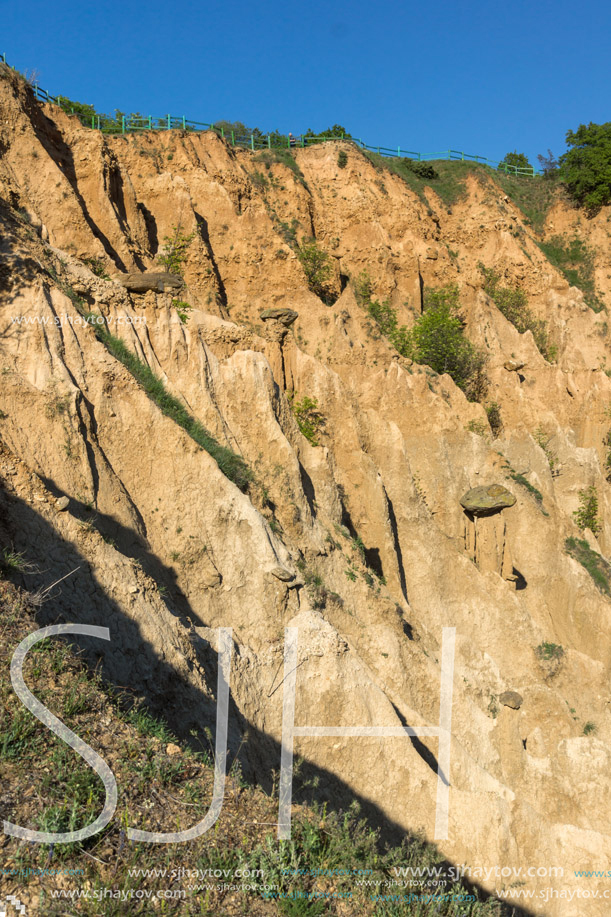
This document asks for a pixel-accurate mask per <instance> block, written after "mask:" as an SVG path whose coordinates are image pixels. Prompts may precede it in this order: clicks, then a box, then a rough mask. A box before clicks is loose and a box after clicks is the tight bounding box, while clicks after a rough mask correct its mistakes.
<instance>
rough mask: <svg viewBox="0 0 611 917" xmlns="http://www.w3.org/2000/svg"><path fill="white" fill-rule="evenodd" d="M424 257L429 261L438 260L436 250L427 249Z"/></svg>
mask: <svg viewBox="0 0 611 917" xmlns="http://www.w3.org/2000/svg"><path fill="white" fill-rule="evenodd" d="M426 257H427V259H428V260H429V261H437V259H438V258H439V254H438V252H437V250H436V249H434V248H427V250H426Z"/></svg>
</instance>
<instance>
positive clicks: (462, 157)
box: [460, 150, 465, 162]
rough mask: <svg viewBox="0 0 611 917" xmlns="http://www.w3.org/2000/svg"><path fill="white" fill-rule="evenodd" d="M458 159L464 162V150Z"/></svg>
mask: <svg viewBox="0 0 611 917" xmlns="http://www.w3.org/2000/svg"><path fill="white" fill-rule="evenodd" d="M460 158H461V159H462V161H463V162H464V161H465V151H464V150H463V151H462V153H461V154H460Z"/></svg>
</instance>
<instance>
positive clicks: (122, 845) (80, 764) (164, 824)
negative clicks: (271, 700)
mask: <svg viewBox="0 0 611 917" xmlns="http://www.w3.org/2000/svg"><path fill="white" fill-rule="evenodd" d="M313 576H314V577H316V574H313ZM316 583H317V580H316V581H315V582H313V586H314V587H315V588H320V587H319V586H317V585H316ZM0 619H1V620H2V621H3V624H4V629H3V640H2V644H1V645H0V749H4V754H3V756H2V776H3V796H4V802H5V809H4V813H3V814H4V816H5V817H6V818H7V819H9V820H11V821H12V822H14V823H15V824H18V825H23V826H24V827H31V828H36V829H38V830H42V829H46V830H51V831H66V830H71V829H74V828H78V827H81V826H83V825H85V824H89V823H91V822H92V821H93V820H94V819H95V818H96V817H97V815H98V813H99V811H100V809H101V807H102V803H103V800H104V790H103V786H102V783H101V781H100V780H99V779H98V777H97V775H96V774H95V773H94V772H93V771H92V770H91V769H90V768H89V767H88V766H87V765H86V764H85V762H84V761H83V760H82V759H81V758H79V757H78V756H77V755H76V754H75V753H74V752H73V751H72V749H70V748H68V747H67V746H66V745H65V743H63V742H61V741H60V740H58V739H56V737H55V736H53V735H52V734H51V733H50V732H49V730H48V729H46V727H45V726H43V724H42V723H40V722H39V721H38V720H37V719H35V718H34V717H33V716H32V715H31V714H30V713H29V711H27V710H26V709H25V708H24V707H23V706H22V705H21V703H20V701H19V700H18V698H17V697H16V695H15V694H14V692H13V691H12V687H11V683H10V676H9V667H10V659H11V655H12V653H13V651H14V648H15V647H16V646H17V645H18V643H20V642H21V640H23V639H24V637H25V636H26V635H27V634H28V633H30V632H31V631H32V630H35V629H36V627H37V624H36V622H35V620H34V619H33V617H32V616H31V614H30V612H29V611H28V602H27V594H26V593H23V592H22V591H20V590H18V589H16V588H15V587H14V586H12V585H11V584H10V583H7V582H6V581H3V580H0ZM24 675H25V679H26V683H27V684H28V685H29V686H30V688H31V690H32V691H33V693H34V694H35V695H36V696H37V697H39V698H40V699H41V700H42V701H43V703H45V704H46V706H48V707H49V708H50V709H51V710H52V711H53V712H54V713H56V715H58V716H59V717H60V718H62V719H63V720H64V721H65V722H66V725H67V726H68V727H69V728H70V729H72V730H73V731H74V732H76V733H77V735H80V736H82V737H83V739H84V740H85V741H86V742H87V743H88V744H90V745H91V746H92V747H93V748H94V749H95V750H96V751H98V753H99V754H101V755H102V757H103V758H104V760H105V761H106V762H107V763H108V765H109V766H110V767H111V769H112V771H113V773H114V774H115V776H116V779H117V785H118V792H119V800H118V807H117V811H116V813H115V816H114V817H113V819H112V821H111V822H110V823H109V825H108V826H107V827H106V828H105V829H104V830H103V832H101V833H100V834H98V835H96V836H95V837H92V838H89V839H88V840H86V841H84V842H83V843H82V844H57V845H55V846H54V847H53V848H50V847H49V846H48V845H42V844H24V843H23V842H22V841H21V840H20V839H19V838H14V837H8V836H7V837H6V838H5V845H4V851H3V852H4V857H5V863H7V864H10V866H11V867H15V869H16V870H21V873H20V876H19V880H18V881H19V897H20V899H21V901H23V902H24V903H25V904H26V910H27V913H28V914H29V913H30V911H31V910H32V913H33V912H34V911H35V912H36V913H40V914H45V917H60V915H64V914H66V913H67V912H68V910H69V911H70V913H73V909H71V908H70V907H68V908H67V906H66V900H67V899H66V898H61V897H59V898H54V897H52V895H53V893H54V892H56V891H57V890H60V889H62V890H79V889H82V888H83V887H85V888H87V889H90V890H91V891H92V892H94V891H98V892H99V891H102V890H103V889H105V888H109V887H112V889H113V890H115V891H116V890H117V889H120V890H121V891H123V892H125V899H124V900H121V901H120V902H119V901H113V900H112V899H111V900H110V901H109V900H108V898H107V897H105V896H104V894H103V891H102V893H101V894H99V895H98V896H94V895H93V894H92V895H91V896H90V897H89V898H88V899H80V903H81V904H84V905H85V907H84V909H83V910H82V911H81V910H79V913H81V912H82V913H83V914H86V915H87V917H115V915H117V917H118V915H119V914H121V915H122V917H123V915H126V917H132V915H133V917H142V915H144V914H146V915H148V914H151V913H153V909H152V908H151V906H150V901H149V900H148V897H149V896H150V898H151V899H154V897H155V895H156V893H157V892H158V891H160V890H166V889H168V888H170V887H171V888H172V889H175V890H180V889H183V890H184V896H182V897H174V898H165V897H164V896H162V898H161V899H160V900H161V901H162V905H163V906H162V907H161V908H160V909H155V912H157V910H159V913H161V914H163V915H168V917H169V915H172V917H173V915H177V917H178V915H183V914H184V915H196V914H201V915H212V914H229V913H232V914H233V913H235V914H239V913H241V914H246V913H253V914H257V915H258V917H288V915H303V917H305V915H312V914H316V913H321V910H320V908H318V905H319V904H320V903H321V902H323V903H324V908H323V910H322V913H324V914H325V915H330V917H341V915H345V914H346V913H347V911H346V904H347V903H348V905H349V913H350V914H357V913H358V914H359V915H363V917H398V915H399V914H404V913H407V911H406V910H405V907H404V906H403V905H402V904H399V905H398V906H397V903H396V902H387V901H379V902H377V901H374V900H373V897H372V896H373V895H376V894H379V895H384V894H385V893H386V892H387V891H388V885H389V884H392V882H396V872H395V870H396V868H397V867H406V866H407V867H413V868H414V869H418V868H419V869H421V870H423V869H425V868H436V869H438V870H439V873H438V874H439V875H442V874H445V876H446V877H447V878H448V882H447V885H444V886H442V888H443V892H444V895H443V896H440V897H438V898H431V900H430V901H428V900H427V901H424V900H423V901H422V902H421V904H420V905H419V907H418V914H419V915H420V917H456V915H457V914H458V912H459V911H458V910H457V903H458V900H460V913H462V912H463V911H464V912H465V913H468V914H469V915H470V917H510V914H511V910H510V908H508V907H507V906H506V905H505V904H504V903H503V902H501V901H499V900H498V899H495V898H489V899H487V900H485V901H484V900H481V899H480V898H479V897H478V895H477V892H476V891H475V890H470V889H469V890H468V889H467V888H465V886H464V885H461V884H459V883H456V882H455V881H454V878H453V874H452V873H451V872H450V871H449V869H448V867H449V865H450V864H448V861H447V860H446V859H445V858H444V857H443V855H442V854H441V853H440V852H439V851H438V850H437V849H436V848H435V847H434V846H433V845H432V844H429V843H426V842H425V841H424V840H423V839H422V838H421V837H419V836H417V835H416V836H413V835H408V836H407V837H406V838H405V840H404V841H403V843H401V844H400V845H397V846H393V847H388V846H385V845H383V843H382V842H381V840H380V835H379V832H378V831H377V830H376V829H373V828H372V827H371V825H369V824H368V823H367V821H366V820H365V819H363V818H362V817H361V815H360V811H359V805H358V803H357V802H356V801H355V802H353V803H352V805H351V806H350V807H349V808H348V809H347V810H344V811H342V810H339V811H337V810H336V811H328V809H327V805H326V804H324V805H321V804H319V803H317V802H313V803H306V804H300V805H299V806H296V807H295V809H294V812H293V826H292V833H291V838H290V839H289V840H287V841H279V840H278V838H277V836H276V829H275V822H276V821H277V818H278V797H277V793H275V792H273V793H272V794H271V795H269V796H268V795H266V794H265V793H264V792H263V791H262V790H261V789H259V788H257V787H251V786H248V785H247V784H245V783H244V782H243V781H242V780H241V779H240V777H239V771H237V770H236V771H233V772H232V775H230V776H229V778H228V781H227V788H226V792H225V797H224V800H223V807H222V811H221V814H220V817H219V819H218V821H217V823H216V824H215V826H214V829H213V830H211V831H208V832H207V833H205V834H204V835H202V836H201V837H199V838H197V839H195V840H193V841H192V842H190V843H189V847H188V853H189V858H188V862H187V863H185V859H184V857H185V849H186V848H185V847H184V845H178V844H176V845H172V844H145V843H142V844H141V843H133V842H130V841H129V840H128V839H127V838H126V828H127V827H130V826H131V827H137V828H141V829H143V830H148V831H180V830H184V829H186V828H189V827H192V826H193V825H196V824H198V823H199V822H200V821H201V820H202V819H203V818H204V816H205V814H206V813H207V812H208V810H209V806H210V798H211V794H212V784H213V776H214V772H213V767H212V764H211V762H210V759H209V758H207V757H206V756H204V755H202V754H200V753H199V752H195V751H192V750H191V749H190V748H189V747H187V746H186V745H185V743H180V740H178V739H176V740H174V741H175V742H176V743H177V744H178V747H179V749H180V752H176V753H175V754H173V755H169V754H168V753H167V749H166V743H167V741H168V738H172V739H173V738H174V737H172V735H171V733H170V732H168V730H167V727H165V725H164V724H163V723H161V722H159V721H157V720H156V719H155V718H154V717H152V716H151V715H150V714H148V713H145V712H144V711H142V709H138V708H136V709H134V710H132V712H131V713H127V714H126V713H125V712H124V709H123V701H124V700H125V699H126V698H125V697H124V696H123V695H122V694H121V693H120V692H118V691H117V690H113V689H112V688H111V687H110V686H106V685H104V684H103V683H102V682H101V680H100V679H99V678H98V677H97V676H96V675H95V674H93V673H91V672H90V671H89V670H88V669H87V667H86V666H85V664H84V662H83V660H82V658H81V657H80V656H79V655H78V654H76V653H75V652H74V651H73V650H72V649H71V648H70V646H69V645H68V644H66V643H65V642H63V641H62V640H60V639H57V638H51V639H48V640H46V641H44V643H41V644H38V645H37V646H36V647H35V648H33V649H32V651H31V652H30V653H29V654H28V657H27V659H26V662H25V666H24ZM74 688H78V691H79V693H80V694H81V695H82V697H83V698H84V699H86V704H84V705H81V706H80V708H79V710H78V711H77V710H75V709H72V710H71V711H70V704H69V702H68V701H69V698H70V694H71V690H72V689H74ZM204 732H206V730H204ZM245 740H246V741H247V738H246V739H245ZM295 785H296V789H297V791H298V792H299V794H300V796H303V795H304V794H305V795H308V796H310V795H312V794H313V793H314V792H315V786H316V777H313V778H311V779H309V780H308V779H306V777H305V776H301V775H300V774H299V765H298V764H297V766H296V767H295ZM60 866H61V871H60V870H58V871H57V872H56V869H57V868H58V867H60ZM185 866H186V867H187V868H188V869H198V870H208V871H211V870H228V871H229V872H228V874H227V876H226V881H227V884H226V885H224V884H223V883H221V882H217V881H211V882H210V885H209V887H208V888H207V889H206V890H205V891H202V892H199V891H191V890H190V888H189V886H191V884H193V886H195V887H196V888H198V887H199V886H200V885H201V884H202V883H203V882H205V881H206V880H202V878H201V877H199V878H196V877H195V876H194V875H193V873H191V874H190V876H189V877H188V878H187V877H186V876H185V878H184V880H183V879H180V878H179V879H178V881H177V882H174V881H173V880H170V881H168V871H170V870H173V869H177V868H180V867H185ZM49 867H50V868H49ZM41 869H46V871H47V874H46V875H45V877H44V882H43V883H41V881H40V878H39V876H38V875H37V873H38V872H39V871H40V870H41ZM238 869H239V870H241V875H242V876H246V877H247V878H246V880H245V884H247V885H248V886H249V888H248V890H247V891H238V892H237V894H236V892H235V891H232V890H227V889H231V888H232V884H231V883H232V882H234V881H235V882H236V884H243V883H244V880H243V879H242V878H238V879H237V880H236V879H235V875H236V870H238ZM136 870H137V871H138V873H139V872H140V871H141V870H146V871H147V872H146V873H145V874H144V875H142V874H136V875H133V871H136ZM64 871H65V873H64V874H61V873H62V872H64ZM355 871H356V872H357V873H358V874H359V875H361V876H364V877H365V878H366V879H367V880H368V883H369V884H368V885H367V886H359V885H358V884H356V883H355ZM209 875H210V873H209ZM270 888H271V889H273V893H272V894H270V892H269V889H270ZM131 890H133V897H130V894H129V893H130V891H131ZM136 891H139V892H140V893H142V892H146V894H147V898H145V899H144V902H143V901H142V900H141V899H140V900H139V899H138V898H136ZM398 891H399V892H401V893H402V891H403V889H402V888H399V889H398ZM335 892H339V893H343V894H346V896H349V897H348V898H347V899H342V898H341V897H339V896H336V897H334V893H335ZM448 892H450V893H451V894H446V893H448ZM41 894H42V897H41V898H40V900H39V896H40V895H41ZM452 896H456V897H454V900H452ZM458 896H460V898H458ZM409 912H410V913H412V911H411V910H410V911H409ZM74 913H76V911H74ZM414 913H416V912H415V911H414Z"/></svg>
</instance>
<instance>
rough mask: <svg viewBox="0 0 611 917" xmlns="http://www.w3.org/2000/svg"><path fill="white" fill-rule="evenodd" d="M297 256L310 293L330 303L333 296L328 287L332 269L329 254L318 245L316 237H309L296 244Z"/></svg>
mask: <svg viewBox="0 0 611 917" xmlns="http://www.w3.org/2000/svg"><path fill="white" fill-rule="evenodd" d="M297 257H298V258H299V261H300V262H301V266H302V268H303V270H304V272H305V275H306V278H307V281H308V286H309V288H310V290H311V291H312V293H315V294H316V296H319V297H320V299H322V301H323V302H324V303H327V304H328V305H332V304H333V302H334V301H335V297H334V296H333V292H332V290H331V289H330V287H329V282H330V280H331V274H332V271H333V268H332V266H331V259H330V258H329V255H328V254H327V253H326V251H324V249H322V248H321V247H320V246H319V244H318V242H317V241H316V239H310V241H309V242H302V243H301V245H299V246H298V248H297Z"/></svg>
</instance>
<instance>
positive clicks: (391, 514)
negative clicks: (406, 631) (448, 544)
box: [382, 485, 409, 603]
mask: <svg viewBox="0 0 611 917" xmlns="http://www.w3.org/2000/svg"><path fill="white" fill-rule="evenodd" d="M382 489H383V491H384V497H385V499H386V508H387V510H388V519H389V522H390V530H391V532H392V540H393V544H394V547H395V555H396V557H397V567H398V568H399V581H400V583H401V592H402V593H403V598H404V599H405V601H406V602H408V603H409V599H408V597H407V580H406V578H405V569H404V567H403V553H402V551H401V542H400V540H399V527H398V525H397V517H396V516H395V508H394V506H393V505H392V500H391V499H390V497H389V496H388V493H387V492H386V488H385V487H384V486H383V485H382Z"/></svg>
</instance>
